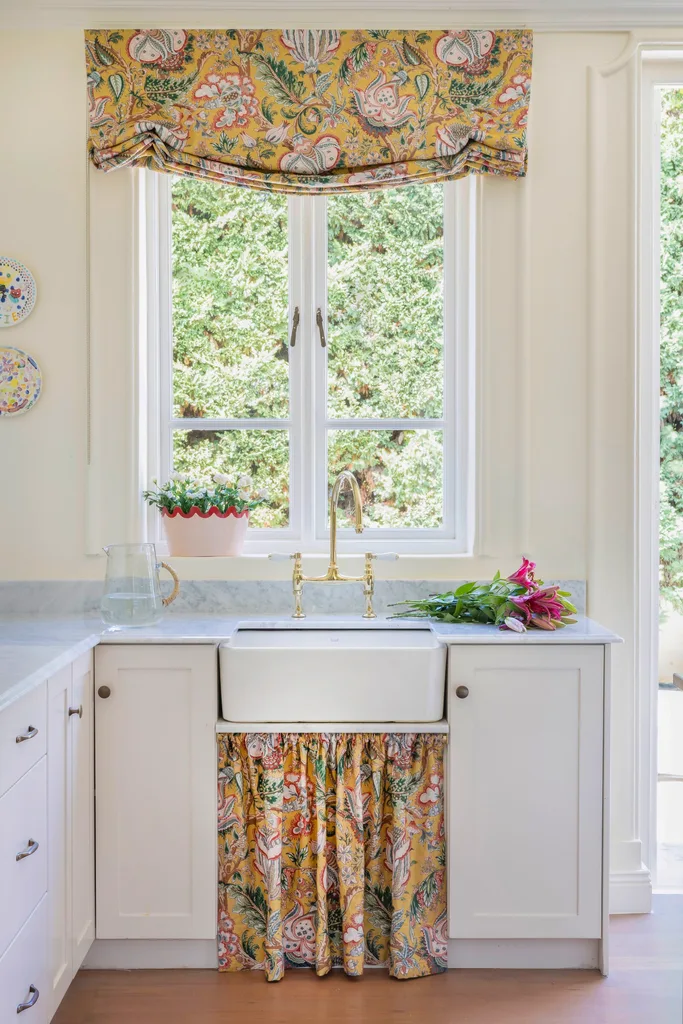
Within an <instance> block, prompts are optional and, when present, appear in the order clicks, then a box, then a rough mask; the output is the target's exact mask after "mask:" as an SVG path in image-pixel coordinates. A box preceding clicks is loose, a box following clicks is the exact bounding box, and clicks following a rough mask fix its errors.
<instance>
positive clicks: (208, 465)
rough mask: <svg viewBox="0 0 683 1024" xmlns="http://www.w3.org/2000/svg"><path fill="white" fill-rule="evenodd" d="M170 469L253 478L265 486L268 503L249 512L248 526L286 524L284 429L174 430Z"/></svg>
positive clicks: (286, 435)
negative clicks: (244, 475) (171, 466)
mask: <svg viewBox="0 0 683 1024" xmlns="http://www.w3.org/2000/svg"><path fill="white" fill-rule="evenodd" d="M173 469H174V470H175V471H176V472H180V473H191V474H192V475H193V476H198V477H200V478H201V477H209V476H211V475H212V474H213V473H229V474H230V475H231V476H239V475H240V474H242V473H246V474H248V475H249V476H251V477H253V480H254V485H255V487H256V488H257V489H260V488H262V487H266V488H267V489H268V491H269V493H270V502H269V504H268V505H262V506H260V507H259V508H257V509H256V511H255V512H252V513H250V515H249V522H250V524H251V525H252V526H260V527H268V528H270V529H272V528H274V527H276V526H280V527H282V526H288V525H289V432H288V431H287V430H176V431H174V432H173Z"/></svg>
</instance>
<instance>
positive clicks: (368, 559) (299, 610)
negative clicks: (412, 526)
mask: <svg viewBox="0 0 683 1024" xmlns="http://www.w3.org/2000/svg"><path fill="white" fill-rule="evenodd" d="M345 483H348V484H349V486H350V487H351V493H352V494H353V511H354V518H355V529H356V533H362V532H363V501H362V498H361V494H360V488H359V486H358V482H357V480H356V478H355V476H354V475H353V473H350V472H349V470H348V469H345V470H343V471H342V472H341V473H340V474H339V476H338V477H337V479H336V480H335V482H334V486H333V488H332V494H331V495H330V563H329V565H328V566H327V572H326V573H325V575H324V576H304V574H303V571H302V568H301V552H300V551H297V552H296V553H295V554H293V555H288V556H285V557H288V558H293V559H294V572H293V573H292V590H293V592H294V611H293V613H292V618H293V619H305V618H306V613H305V612H304V610H303V604H302V599H303V592H304V583H362V584H363V597H364V598H365V611H364V612H363V618H364V619H376V618H377V615H376V614H375V611H374V609H373V607H372V598H373V595H374V593H375V574H374V571H373V568H372V563H373V560H374V559H375V558H378V557H380V558H381V557H383V556H381V555H380V556H378V555H373V554H372V553H371V552H370V551H367V552H366V553H365V569H364V572H363V575H362V576H343V575H342V574H341V573H340V572H339V566H338V565H337V506H338V504H339V495H340V493H341V491H342V488H343V486H344V484H345ZM270 557H271V558H276V559H277V557H278V556H277V555H271V556H270ZM384 557H388V558H392V559H394V558H398V555H388V556H384Z"/></svg>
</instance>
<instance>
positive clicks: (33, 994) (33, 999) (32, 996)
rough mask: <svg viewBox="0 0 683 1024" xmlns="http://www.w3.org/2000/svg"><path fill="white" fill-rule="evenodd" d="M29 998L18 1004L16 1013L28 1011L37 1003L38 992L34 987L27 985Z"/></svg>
mask: <svg viewBox="0 0 683 1024" xmlns="http://www.w3.org/2000/svg"><path fill="white" fill-rule="evenodd" d="M28 992H29V996H28V999H27V1000H26V1002H25V1003H19V1005H18V1006H17V1013H23V1012H24V1010H30V1009H31V1007H32V1006H35V1005H36V1003H37V1002H38V997H39V995H40V992H39V991H38V989H37V988H36V986H35V985H29V987H28Z"/></svg>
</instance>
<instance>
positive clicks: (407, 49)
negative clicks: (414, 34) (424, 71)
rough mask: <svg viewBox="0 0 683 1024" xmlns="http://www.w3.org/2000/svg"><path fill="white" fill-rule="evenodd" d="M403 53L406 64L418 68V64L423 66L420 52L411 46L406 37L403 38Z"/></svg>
mask: <svg viewBox="0 0 683 1024" xmlns="http://www.w3.org/2000/svg"><path fill="white" fill-rule="evenodd" d="M401 50H402V52H403V60H404V62H405V63H406V64H410V65H412V66H413V67H417V65H418V64H422V63H423V61H422V56H421V54H420V51H419V50H417V49H416V48H415V47H414V46H411V45H410V43H409V42H408V40H407V39H406V37H405V36H404V37H403V46H402V47H401Z"/></svg>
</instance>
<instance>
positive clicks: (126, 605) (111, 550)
mask: <svg viewBox="0 0 683 1024" xmlns="http://www.w3.org/2000/svg"><path fill="white" fill-rule="evenodd" d="M104 550H105V552H106V554H107V571H106V575H105V579H104V594H103V595H102V602H101V604H100V611H101V613H102V619H103V621H104V622H106V624H107V625H108V626H152V625H154V623H155V622H159V620H160V619H161V616H162V615H163V611H164V602H163V599H162V597H161V591H160V588H159V571H158V570H159V563H158V562H157V557H156V551H155V548H154V545H153V544H109V545H108V546H107V547H106V548H105V549H104Z"/></svg>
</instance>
